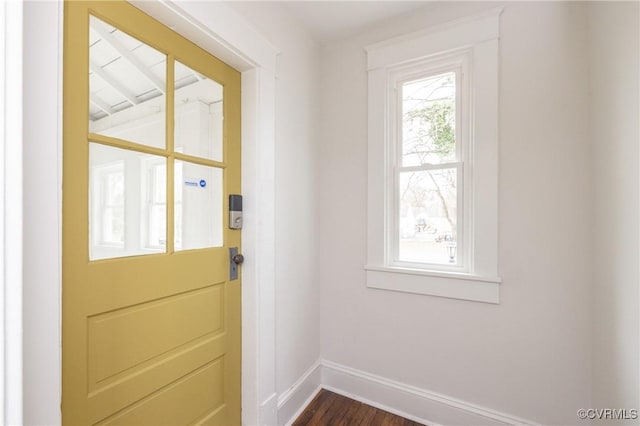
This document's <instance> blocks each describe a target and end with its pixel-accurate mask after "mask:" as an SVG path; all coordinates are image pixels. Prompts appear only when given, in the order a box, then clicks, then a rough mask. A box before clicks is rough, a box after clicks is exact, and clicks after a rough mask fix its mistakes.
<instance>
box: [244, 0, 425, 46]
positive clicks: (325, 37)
mask: <svg viewBox="0 0 640 426" xmlns="http://www.w3.org/2000/svg"><path fill="white" fill-rule="evenodd" d="M250 3H252V2H233V4H234V6H236V9H239V10H240V12H241V13H242V9H244V8H246V7H250ZM260 3H270V4H273V5H274V7H277V6H281V7H283V8H284V9H286V10H287V11H288V12H289V14H290V15H292V16H293V17H294V18H295V19H296V20H297V21H299V22H300V25H301V26H302V27H303V28H305V29H306V30H307V31H308V32H309V34H310V35H311V37H313V38H314V39H315V40H316V41H318V42H319V43H321V44H328V43H331V42H334V41H338V40H341V39H345V38H347V37H350V36H353V35H356V34H358V33H360V32H362V31H364V30H366V29H368V28H370V27H372V26H374V25H375V24H377V23H380V22H382V21H385V20H387V19H390V18H393V17H396V16H400V15H404V14H407V13H411V12H412V11H414V10H417V9H421V8H423V7H425V6H427V5H428V4H430V3H431V2H429V1H425V0H422V1H335V0H329V1H322V0H318V1H274V2H272V1H268V2H260Z"/></svg>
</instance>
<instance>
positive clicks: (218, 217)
mask: <svg viewBox="0 0 640 426" xmlns="http://www.w3.org/2000/svg"><path fill="white" fill-rule="evenodd" d="M222 183H223V180H222V169H219V168H216V167H208V166H201V165H199V164H193V163H189V162H186V161H180V160H176V162H175V200H174V202H175V209H174V216H175V217H174V223H175V249H176V251H180V250H189V249H197V248H207V247H222V229H223V221H222V211H223V204H222V199H223V193H224V191H223V186H222Z"/></svg>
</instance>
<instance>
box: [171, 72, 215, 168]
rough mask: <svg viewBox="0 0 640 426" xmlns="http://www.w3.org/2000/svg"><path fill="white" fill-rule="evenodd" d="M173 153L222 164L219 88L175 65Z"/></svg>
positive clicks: (205, 78) (196, 74)
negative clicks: (174, 151)
mask: <svg viewBox="0 0 640 426" xmlns="http://www.w3.org/2000/svg"><path fill="white" fill-rule="evenodd" d="M175 90H176V93H175V115H176V118H175V142H174V143H175V150H176V151H177V152H182V153H184V154H189V155H194V156H196V157H203V158H207V159H210V160H216V161H222V97H223V90H222V85H220V84H218V83H216V82H215V81H213V80H211V79H209V78H207V77H205V76H204V75H202V74H200V73H198V72H197V71H194V70H192V69H191V68H189V67H187V66H186V65H183V64H181V63H180V62H177V61H176V67H175Z"/></svg>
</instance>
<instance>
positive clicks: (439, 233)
mask: <svg viewBox="0 0 640 426" xmlns="http://www.w3.org/2000/svg"><path fill="white" fill-rule="evenodd" d="M456 188H457V169H456V168H447V169H439V170H430V171H420V172H403V173H400V191H399V194H400V209H399V223H398V224H399V226H400V230H399V231H400V232H399V235H400V241H399V244H398V248H399V249H398V260H400V261H406V262H418V263H436V264H456V263H457V253H456V248H457V234H458V229H457V207H458V206H457V189H456Z"/></svg>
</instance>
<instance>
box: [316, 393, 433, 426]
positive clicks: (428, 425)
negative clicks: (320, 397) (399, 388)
mask: <svg viewBox="0 0 640 426" xmlns="http://www.w3.org/2000/svg"><path fill="white" fill-rule="evenodd" d="M322 388H323V389H326V390H328V391H331V392H333V393H337V394H338V395H342V396H344V397H347V398H349V399H353V400H354V401H358V402H361V403H363V404H366V405H370V406H372V407H375V408H377V409H379V410H382V411H386V412H388V413H391V414H395V415H396V416H400V417H404V418H405V419H409V420H411V421H414V422H416V423H420V424H423V425H425V426H440V425H439V424H438V423H433V422H430V421H429V420H425V419H421V418H419V417H416V416H412V415H411V414H408V413H405V412H404V411H400V410H396V409H395V408H392V407H389V406H386V405H384V404H381V403H379V402H376V401H371V400H370V399H367V398H363V397H361V396H359V395H354V394H352V393H349V392H346V391H344V390H343V389H338V388H335V387H333V386H329V385H323V386H322Z"/></svg>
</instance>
